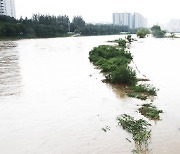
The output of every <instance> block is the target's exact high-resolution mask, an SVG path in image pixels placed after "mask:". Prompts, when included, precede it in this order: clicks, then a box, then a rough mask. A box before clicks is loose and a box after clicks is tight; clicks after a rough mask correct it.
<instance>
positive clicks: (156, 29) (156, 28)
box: [151, 25, 166, 38]
mask: <svg viewBox="0 0 180 154" xmlns="http://www.w3.org/2000/svg"><path fill="white" fill-rule="evenodd" d="M151 31H152V35H153V36H154V37H156V38H163V37H165V35H166V31H164V30H161V27H160V26H158V25H154V26H153V27H152V28H151Z"/></svg>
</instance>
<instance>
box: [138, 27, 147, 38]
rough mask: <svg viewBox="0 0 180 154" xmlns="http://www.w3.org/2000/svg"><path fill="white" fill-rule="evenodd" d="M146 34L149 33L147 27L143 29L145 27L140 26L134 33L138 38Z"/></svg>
mask: <svg viewBox="0 0 180 154" xmlns="http://www.w3.org/2000/svg"><path fill="white" fill-rule="evenodd" d="M148 34H150V31H149V30H148V29H145V28H140V29H138V31H137V32H136V35H137V36H138V37H140V38H145V37H146V36H147V35H148Z"/></svg>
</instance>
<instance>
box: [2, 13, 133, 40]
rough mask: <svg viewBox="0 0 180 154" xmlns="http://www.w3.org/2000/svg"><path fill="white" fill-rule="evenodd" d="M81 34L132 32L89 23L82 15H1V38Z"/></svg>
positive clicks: (109, 25)
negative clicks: (72, 16) (70, 18)
mask: <svg viewBox="0 0 180 154" xmlns="http://www.w3.org/2000/svg"><path fill="white" fill-rule="evenodd" d="M69 31H70V32H73V33H79V34H81V35H112V34H119V33H120V32H130V29H129V27H128V26H115V25H112V24H96V25H94V24H87V23H86V22H85V21H84V19H83V18H82V17H81V16H75V17H74V18H73V19H72V22H70V20H69V17H68V16H66V15H63V16H52V15H41V14H34V15H33V16H32V18H30V19H28V18H27V17H26V18H22V17H21V18H20V19H18V20H17V19H15V18H12V17H9V16H3V15H0V38H3V37H16V38H36V37H38V38H46V37H59V36H66V35H68V32H69Z"/></svg>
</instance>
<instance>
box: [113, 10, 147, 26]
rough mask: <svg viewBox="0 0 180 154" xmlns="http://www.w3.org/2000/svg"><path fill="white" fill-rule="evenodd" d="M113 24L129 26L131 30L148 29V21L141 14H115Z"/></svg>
mask: <svg viewBox="0 0 180 154" xmlns="http://www.w3.org/2000/svg"><path fill="white" fill-rule="evenodd" d="M113 24H114V25H119V26H122V25H124V26H129V28H131V29H136V28H142V27H144V28H145V27H147V19H146V18H144V17H143V16H142V15H141V14H139V13H134V14H131V13H126V12H125V13H113Z"/></svg>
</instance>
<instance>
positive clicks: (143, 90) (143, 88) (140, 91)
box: [127, 84, 158, 100]
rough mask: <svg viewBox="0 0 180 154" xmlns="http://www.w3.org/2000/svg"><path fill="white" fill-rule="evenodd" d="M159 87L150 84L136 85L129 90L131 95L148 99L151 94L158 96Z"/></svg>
mask: <svg viewBox="0 0 180 154" xmlns="http://www.w3.org/2000/svg"><path fill="white" fill-rule="evenodd" d="M157 91H158V89H157V88H155V87H154V86H152V85H150V84H140V85H135V86H134V87H132V88H131V90H129V91H127V95H128V96H129V97H133V98H137V99H141V100H146V99H148V97H149V96H157Z"/></svg>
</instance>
